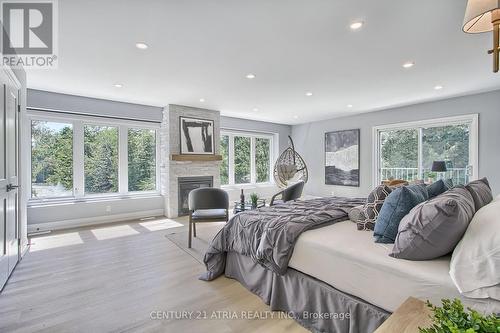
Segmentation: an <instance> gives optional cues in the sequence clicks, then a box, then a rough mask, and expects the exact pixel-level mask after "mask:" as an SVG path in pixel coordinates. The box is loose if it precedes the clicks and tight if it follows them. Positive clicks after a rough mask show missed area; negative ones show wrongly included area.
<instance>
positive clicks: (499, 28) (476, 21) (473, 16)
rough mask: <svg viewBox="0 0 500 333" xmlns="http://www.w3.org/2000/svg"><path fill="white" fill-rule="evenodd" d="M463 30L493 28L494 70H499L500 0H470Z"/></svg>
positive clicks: (488, 29) (475, 31)
mask: <svg viewBox="0 0 500 333" xmlns="http://www.w3.org/2000/svg"><path fill="white" fill-rule="evenodd" d="M462 29H463V31H464V32H466V33H472V34H475V33H480V32H488V31H491V30H493V49H492V50H489V51H488V54H493V72H494V73H497V72H498V67H499V63H500V56H499V55H500V45H499V44H500V1H499V0H469V1H467V9H466V10H465V17H464V26H463V28H462Z"/></svg>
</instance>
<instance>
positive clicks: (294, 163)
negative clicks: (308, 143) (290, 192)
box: [273, 136, 308, 188]
mask: <svg viewBox="0 0 500 333" xmlns="http://www.w3.org/2000/svg"><path fill="white" fill-rule="evenodd" d="M288 140H289V144H290V146H289V147H288V148H287V149H285V150H284V151H283V152H282V153H281V155H280V157H279V158H278V160H277V161H276V163H275V164H274V172H273V175H274V181H275V182H276V185H278V186H279V187H280V188H285V187H288V186H290V185H292V184H295V183H298V182H300V181H303V182H304V183H307V179H308V173H307V166H306V163H305V162H304V159H303V158H302V157H301V156H300V155H299V153H297V152H296V151H295V146H294V145H293V140H292V138H291V137H290V136H288Z"/></svg>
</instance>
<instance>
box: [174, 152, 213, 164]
mask: <svg viewBox="0 0 500 333" xmlns="http://www.w3.org/2000/svg"><path fill="white" fill-rule="evenodd" d="M171 159H172V161H193V162H205V161H222V155H202V154H200V155H198V154H196V155H195V154H193V155H189V154H185V155H180V154H172V157H171Z"/></svg>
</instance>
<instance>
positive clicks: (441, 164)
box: [431, 161, 448, 172]
mask: <svg viewBox="0 0 500 333" xmlns="http://www.w3.org/2000/svg"><path fill="white" fill-rule="evenodd" d="M447 170H448V169H446V162H445V161H434V162H432V168H431V171H432V172H446V171H447Z"/></svg>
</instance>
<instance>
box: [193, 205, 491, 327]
mask: <svg viewBox="0 0 500 333" xmlns="http://www.w3.org/2000/svg"><path fill="white" fill-rule="evenodd" d="M362 201H363V199H347V198H335V197H333V198H318V199H313V200H307V201H301V202H294V203H290V204H282V205H278V206H276V207H274V208H271V207H266V208H263V209H259V210H257V211H251V212H244V213H242V214H238V215H236V216H235V217H234V218H233V219H232V220H231V221H230V222H229V223H228V224H227V225H226V226H225V227H224V228H223V229H222V230H221V231H220V232H219V233H218V234H217V235H216V237H215V238H214V240H213V241H212V243H211V246H210V247H209V249H208V250H207V253H206V254H205V258H204V261H205V264H206V266H207V273H205V274H204V275H203V276H201V277H200V278H201V279H203V280H212V279H214V278H216V277H217V276H219V275H221V274H225V276H226V277H229V278H233V279H236V280H238V281H239V282H240V283H241V284H242V285H244V286H245V287H246V288H247V289H248V290H250V291H252V292H253V293H255V294H257V295H258V296H260V297H261V298H262V300H263V301H264V302H265V303H266V304H268V305H270V307H271V309H272V310H281V311H285V312H287V313H289V314H290V315H292V316H293V317H294V319H295V320H297V321H298V322H299V323H300V324H302V325H303V326H304V327H306V328H308V329H310V330H311V331H313V332H373V331H374V330H375V329H376V328H377V327H378V326H380V325H381V324H382V323H383V322H384V321H385V320H386V319H387V318H388V316H389V315H390V314H391V312H393V311H394V310H395V309H396V307H398V306H399V305H400V304H401V303H402V302H403V301H404V300H405V299H406V298H407V297H409V296H414V297H418V298H421V299H424V300H426V299H429V300H431V301H433V302H439V301H440V299H442V298H454V297H458V298H461V299H462V300H464V303H465V304H466V305H468V306H472V307H474V308H476V309H478V310H481V311H487V312H500V302H497V301H491V300H476V299H474V300H473V299H465V298H463V297H461V296H460V294H459V292H458V291H457V289H456V287H455V286H454V284H453V282H452V280H451V278H450V276H449V274H448V270H449V260H450V258H449V257H443V258H439V259H436V260H430V261H420V262H416V261H407V260H401V259H394V258H391V257H389V256H388V254H389V252H390V249H391V245H382V244H376V243H374V242H373V239H372V233H371V232H367V231H358V230H356V225H355V224H354V223H352V222H350V221H346V220H347V213H348V211H349V210H350V209H351V207H353V206H355V205H357V204H359V203H360V202H362Z"/></svg>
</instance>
